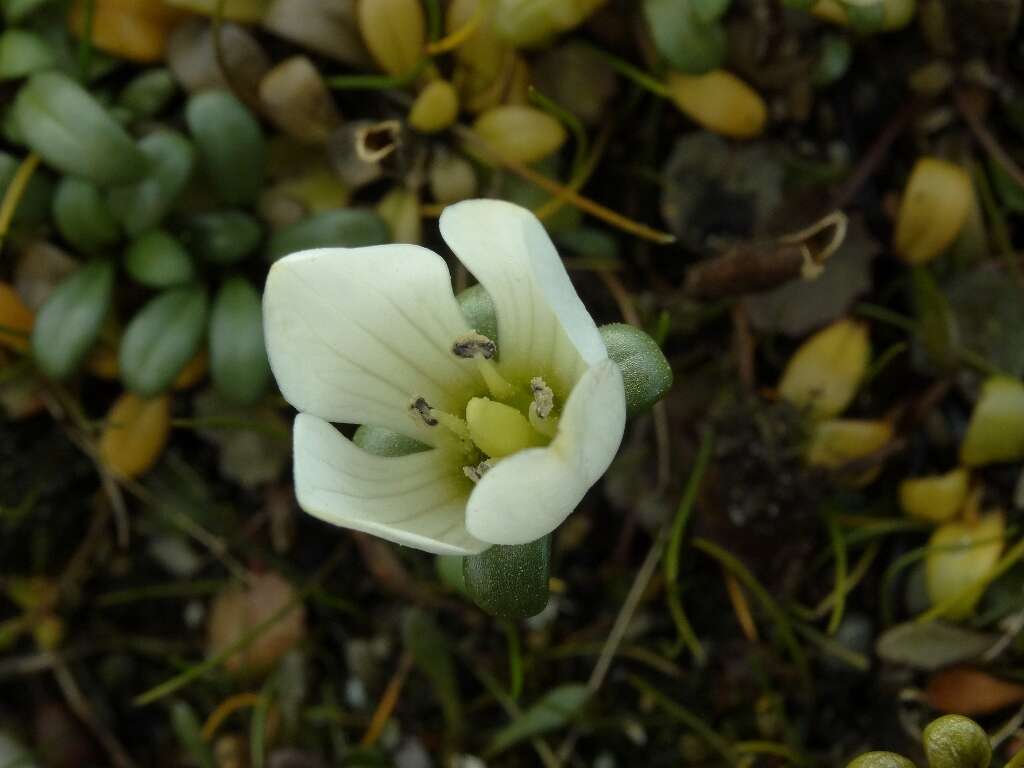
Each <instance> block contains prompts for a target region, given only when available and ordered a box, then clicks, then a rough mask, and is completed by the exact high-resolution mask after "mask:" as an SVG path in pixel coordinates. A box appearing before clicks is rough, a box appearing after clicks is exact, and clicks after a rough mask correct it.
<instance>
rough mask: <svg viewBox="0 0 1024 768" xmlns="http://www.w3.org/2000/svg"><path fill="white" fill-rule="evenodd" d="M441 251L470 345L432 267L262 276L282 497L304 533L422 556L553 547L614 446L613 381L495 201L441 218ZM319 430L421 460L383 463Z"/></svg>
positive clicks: (385, 255)
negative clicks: (474, 291)
mask: <svg viewBox="0 0 1024 768" xmlns="http://www.w3.org/2000/svg"><path fill="white" fill-rule="evenodd" d="M440 225H441V235H442V236H443V237H444V239H445V241H446V242H447V243H448V245H449V246H450V247H451V249H452V250H453V251H454V252H455V254H456V255H457V256H458V257H459V259H461V261H462V263H463V264H465V265H466V267H467V268H468V269H469V271H470V272H472V273H473V275H474V276H475V277H476V278H477V280H479V282H480V283H481V284H482V285H483V287H484V288H485V289H486V290H487V292H488V294H490V296H491V298H492V299H493V301H494V305H495V308H496V311H497V321H498V338H497V339H488V338H486V337H484V336H481V335H480V334H478V333H475V332H474V329H472V328H470V327H468V325H467V323H466V320H465V319H464V317H463V315H462V313H461V312H460V310H459V305H458V303H457V302H456V300H455V297H454V295H453V293H452V284H451V276H450V274H449V272H448V267H447V265H446V264H445V262H444V260H443V259H442V258H441V257H440V256H438V255H437V254H435V253H433V252H432V251H429V250H427V249H425V248H420V247H418V246H413V245H382V246H374V247H368V248H354V249H346V248H321V249H316V250H310V251H303V252H301V253H295V254H292V255H291V256H288V257H286V258H284V259H282V260H280V261H278V262H277V263H276V264H274V266H273V268H272V269H271V270H270V275H269V277H268V278H267V286H266V292H265V294H264V299H263V314H264V326H265V335H266V340H267V349H268V352H269V356H270V364H271V367H272V368H273V371H274V375H275V377H276V378H277V383H278V385H279V386H280V388H281V392H282V393H283V394H284V396H285V398H286V399H287V400H288V402H289V403H291V404H292V405H293V406H295V408H296V409H298V410H299V411H300V413H299V415H298V416H297V417H296V419H295V434H294V439H295V493H296V496H297V497H298V501H299V504H300V506H301V507H302V508H303V509H305V510H306V511H307V512H309V513H310V514H312V515H315V516H316V517H319V518H321V519H323V520H326V521H328V522H331V523H334V524H336V525H341V526H345V527H347V528H354V529H356V530H359V531H365V532H367V533H371V534H374V535H375V536H380V537H381V538H384V539H388V540H390V541H394V542H398V543H399V544H406V545H408V546H411V547H416V548H418V549H423V550H426V551H428V552H435V553H438V554H476V553H479V552H482V551H483V550H485V549H487V548H488V547H489V546H490V545H492V544H525V543H527V542H531V541H534V540H536V539H538V538H540V537H541V536H544V535H545V534H547V533H549V532H551V531H552V530H554V529H555V528H556V527H558V525H559V524H561V522H562V521H563V520H565V518H566V517H568V515H569V514H570V513H571V512H572V511H573V509H574V508H575V507H576V505H577V504H578V503H579V501H580V500H581V499H582V498H583V495H584V494H585V493H586V491H587V489H588V488H590V486H591V485H593V484H594V483H595V482H596V481H597V480H598V478H600V477H601V475H602V474H604V471H605V470H606V469H607V468H608V465H609V464H610V463H611V461H612V458H613V457H614V456H615V453H616V451H617V450H618V448H619V443H620V442H621V441H622V434H623V430H624V429H625V420H626V403H625V395H624V393H623V386H622V375H621V373H620V371H619V369H618V367H617V366H616V364H615V363H614V362H612V361H611V360H609V359H608V353H607V350H606V349H605V346H604V342H603V341H602V339H601V335H600V334H599V333H598V330H597V327H596V326H595V325H594V321H593V319H592V318H591V317H590V315H589V314H588V313H587V310H586V308H585V307H584V306H583V303H582V302H581V301H580V299H579V296H577V295H576V291H575V289H574V288H573V286H572V283H571V282H570V281H569V276H568V275H567V274H566V271H565V268H564V267H563V265H562V261H561V259H560V258H559V256H558V253H557V252H556V251H555V247H554V245H553V244H552V243H551V240H550V239H549V238H548V236H547V233H546V232H545V231H544V227H543V226H542V225H541V223H540V222H539V221H538V220H537V218H536V217H535V216H534V215H533V214H532V213H530V212H529V211H527V210H525V209H523V208H519V207H518V206H515V205H512V204H510V203H506V202H501V201H496V200H471V201H466V202H462V203H459V204H457V205H453V206H451V207H449V208H447V209H446V210H445V211H444V213H443V214H442V216H441V222H440ZM331 422H336V423H344V424H370V425H375V426H379V427H386V428H388V429H391V430H394V431H396V432H399V433H401V434H403V435H407V436H408V437H412V438H415V439H416V440H419V441H421V442H422V443H425V444H426V445H428V446H430V447H431V448H432V450H426V451H422V452H420V453H414V454H411V455H408V456H400V457H390V458H387V457H381V456H376V455H372V454H370V453H367V452H365V451H363V450H362V449H360V448H358V447H357V446H356V445H355V444H354V443H352V442H351V441H350V440H348V439H347V438H345V437H344V436H343V435H342V434H341V433H340V432H339V431H338V430H337V429H336V428H335V427H334V426H333V425H332V424H331Z"/></svg>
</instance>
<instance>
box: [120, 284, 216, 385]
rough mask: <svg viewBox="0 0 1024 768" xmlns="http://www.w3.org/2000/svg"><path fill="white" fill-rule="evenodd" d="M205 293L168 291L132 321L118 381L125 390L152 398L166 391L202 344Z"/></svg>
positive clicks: (197, 288) (188, 288)
mask: <svg viewBox="0 0 1024 768" xmlns="http://www.w3.org/2000/svg"><path fill="white" fill-rule="evenodd" d="M207 303H208V300H207V296H206V290H205V289H204V288H203V287H202V286H200V285H188V286H183V287H180V288H170V289H168V290H166V291H164V292H163V293H161V294H160V295H159V296H157V297H156V298H154V299H152V300H150V302H149V303H148V304H146V305H145V306H144V307H143V308H142V309H140V310H139V311H138V313H137V314H136V315H135V317H133V318H132V320H131V322H130V323H129V324H128V327H127V328H126V329H125V332H124V337H123V338H122V339H121V351H120V356H119V362H120V367H121V378H122V380H123V381H124V384H125V386H126V387H128V389H130V390H132V391H133V392H135V393H136V394H138V395H140V396H142V397H152V396H153V395H158V394H160V393H161V392H163V391H164V390H165V389H167V388H168V387H169V386H170V385H171V383H172V382H173V381H174V379H175V377H176V376H177V375H178V373H180V372H181V369H182V368H184V367H185V365H186V363H188V361H189V360H191V359H192V356H193V355H194V354H195V353H196V351H197V350H198V349H199V345H200V344H201V343H202V340H203V332H204V331H205V330H206V315H207Z"/></svg>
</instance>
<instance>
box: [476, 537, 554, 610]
mask: <svg viewBox="0 0 1024 768" xmlns="http://www.w3.org/2000/svg"><path fill="white" fill-rule="evenodd" d="M462 572H463V575H464V576H465V578H466V589H467V591H468V592H469V596H470V597H471V598H472V599H473V602H474V603H476V604H477V605H478V606H480V607H481V608H483V609H484V610H485V611H487V612H488V613H489V614H491V615H492V616H497V617H499V618H503V619H523V618H527V617H529V616H535V615H536V614H538V613H540V612H541V611H543V610H544V606H546V605H547V604H548V578H549V577H550V574H551V536H550V534H549V535H547V536H545V537H543V538H541V539H537V541H533V542H530V543H529V544H516V545H512V546H506V545H502V544H497V545H495V546H493V547H491V548H490V549H488V550H486V551H484V552H482V553H481V554H479V555H473V556H471V557H467V558H465V559H464V560H463V561H462Z"/></svg>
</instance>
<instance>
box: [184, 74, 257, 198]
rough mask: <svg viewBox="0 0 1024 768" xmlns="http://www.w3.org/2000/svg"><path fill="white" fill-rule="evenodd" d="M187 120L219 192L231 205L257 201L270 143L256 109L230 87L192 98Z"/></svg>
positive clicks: (201, 157) (214, 185) (211, 180)
mask: <svg viewBox="0 0 1024 768" xmlns="http://www.w3.org/2000/svg"><path fill="white" fill-rule="evenodd" d="M185 120H186V122H187V123H188V128H189V131H191V133H192V137H193V138H194V139H195V142H196V146H197V147H198V148H199V156H200V159H201V162H202V166H203V170H204V171H205V173H206V175H207V177H208V178H209V180H210V182H211V183H212V184H213V188H214V189H215V190H216V192H217V195H218V196H219V197H220V199H221V200H223V201H224V202H225V203H227V204H228V205H247V204H249V203H252V202H255V200H256V198H257V197H258V196H259V193H260V189H261V188H262V185H263V172H264V166H265V164H266V146H265V141H264V139H263V131H262V129H261V128H260V124H259V122H258V121H257V120H256V118H255V117H253V114H252V112H250V111H249V109H248V108H247V107H246V106H245V105H244V104H243V103H242V102H241V101H239V100H238V99H237V98H236V97H235V96H234V95H232V94H230V93H228V92H227V91H205V92H203V93H200V94H198V95H196V96H193V97H192V98H191V99H189V102H188V106H187V107H186V108H185Z"/></svg>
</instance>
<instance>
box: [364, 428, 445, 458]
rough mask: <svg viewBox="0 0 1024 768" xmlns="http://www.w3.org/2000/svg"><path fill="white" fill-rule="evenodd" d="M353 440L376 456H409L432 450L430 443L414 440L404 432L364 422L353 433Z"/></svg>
mask: <svg viewBox="0 0 1024 768" xmlns="http://www.w3.org/2000/svg"><path fill="white" fill-rule="evenodd" d="M352 442H353V443H355V444H356V445H357V446H358V447H360V448H362V449H363V450H364V451H366V452H367V453H372V454H373V455H374V456H384V457H386V458H390V457H393V456H408V455H409V454H410V453H420V452H421V451H428V450H430V446H429V445H424V444H423V443H421V442H420V441H419V440H413V439H412V438H411V437H406V436H405V435H403V434H400V433H398V432H395V431H394V430H392V429H388V428H387V427H375V426H373V425H372V424H363V425H362V426H361V427H359V429H357V430H356V432H355V434H354V435H352Z"/></svg>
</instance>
